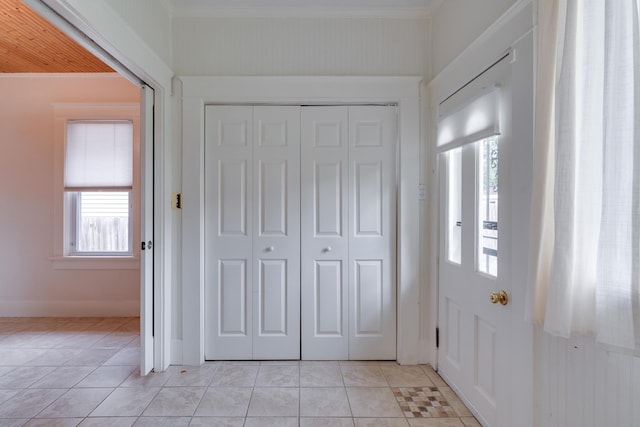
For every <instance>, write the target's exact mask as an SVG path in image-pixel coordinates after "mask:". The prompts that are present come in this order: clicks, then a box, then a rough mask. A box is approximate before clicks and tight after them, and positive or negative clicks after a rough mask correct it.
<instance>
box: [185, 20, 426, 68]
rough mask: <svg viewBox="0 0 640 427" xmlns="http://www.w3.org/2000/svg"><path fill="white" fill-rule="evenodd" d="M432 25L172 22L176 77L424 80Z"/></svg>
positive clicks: (394, 22)
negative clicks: (301, 76) (273, 76)
mask: <svg viewBox="0 0 640 427" xmlns="http://www.w3.org/2000/svg"><path fill="white" fill-rule="evenodd" d="M428 33H429V22H428V19H426V18H424V17H418V18H413V17H411V18H376V17H342V18H340V17H337V18H336V17H318V18H313V17H287V18H269V17H264V18H238V17H231V18H229V17H210V18H197V17H177V18H175V19H174V22H173V35H174V38H173V40H174V41H173V57H174V71H175V73H176V74H177V75H185V76H196V75H207V76H219V75H229V76H258V75H270V76H271V75H305V76H306V75H367V76H376V75H380V76H392V75H395V76H408V75H417V76H424V75H426V73H427V69H428V61H429V55H430V53H429V44H428V43H427V38H428Z"/></svg>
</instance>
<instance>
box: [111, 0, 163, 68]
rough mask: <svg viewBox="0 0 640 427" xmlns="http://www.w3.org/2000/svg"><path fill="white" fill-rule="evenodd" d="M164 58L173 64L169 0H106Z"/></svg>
mask: <svg viewBox="0 0 640 427" xmlns="http://www.w3.org/2000/svg"><path fill="white" fill-rule="evenodd" d="M106 1H107V4H108V5H109V6H110V7H111V8H113V10H114V11H115V12H116V13H117V14H118V15H119V16H120V17H121V18H122V19H123V20H124V21H125V22H126V23H127V24H128V25H129V26H130V27H131V28H133V29H135V31H136V33H137V34H138V35H139V36H140V37H141V38H142V40H144V42H145V43H146V44H147V45H148V46H149V47H150V48H151V49H153V51H154V52H155V53H156V54H157V55H158V56H159V57H160V59H161V60H163V61H164V62H165V63H166V64H171V62H172V59H171V10H170V9H171V6H170V5H169V3H168V2H167V0H134V1H132V0H106Z"/></svg>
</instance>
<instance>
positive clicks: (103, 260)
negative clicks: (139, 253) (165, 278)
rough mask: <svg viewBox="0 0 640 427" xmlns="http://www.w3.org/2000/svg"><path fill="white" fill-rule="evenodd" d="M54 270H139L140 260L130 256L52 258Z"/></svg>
mask: <svg viewBox="0 0 640 427" xmlns="http://www.w3.org/2000/svg"><path fill="white" fill-rule="evenodd" d="M51 262H52V263H53V269H54V270H140V258H137V257H131V256H123V257H117V256H100V257H96V256H67V257H52V258H51Z"/></svg>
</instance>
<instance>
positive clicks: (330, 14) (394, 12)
mask: <svg viewBox="0 0 640 427" xmlns="http://www.w3.org/2000/svg"><path fill="white" fill-rule="evenodd" d="M433 10H434V9H433V7H432V6H426V7H419V6H418V7H410V6H409V7H386V8H384V7H377V8H376V7H374V8H363V7H309V6H306V7H274V6H267V7H220V6H218V7H207V6H181V7H177V8H176V7H174V8H173V16H174V17H177V18H202V17H205V18H330V19H335V18H387V19H425V18H426V17H428V16H430V15H431V13H432V12H433Z"/></svg>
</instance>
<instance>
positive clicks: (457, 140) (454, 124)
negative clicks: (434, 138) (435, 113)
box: [438, 88, 500, 149]
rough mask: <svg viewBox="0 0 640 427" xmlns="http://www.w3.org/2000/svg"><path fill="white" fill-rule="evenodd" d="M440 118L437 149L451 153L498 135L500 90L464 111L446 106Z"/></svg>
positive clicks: (470, 103) (492, 92) (495, 90)
mask: <svg viewBox="0 0 640 427" xmlns="http://www.w3.org/2000/svg"><path fill="white" fill-rule="evenodd" d="M452 107H453V108H452ZM439 116H440V117H439V120H438V148H440V147H443V146H445V145H447V146H448V147H447V149H450V148H454V147H459V146H461V145H464V144H468V143H471V142H475V141H478V140H481V139H484V138H488V137H490V136H494V135H498V134H500V123H499V115H498V90H497V89H496V88H493V90H491V91H489V92H488V93H484V94H482V95H481V96H479V97H477V98H476V99H474V100H473V101H471V102H467V103H466V104H464V105H463V106H462V107H461V108H460V107H457V108H456V106H451V105H448V104H447V103H446V102H445V103H443V104H441V105H440V112H439Z"/></svg>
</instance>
